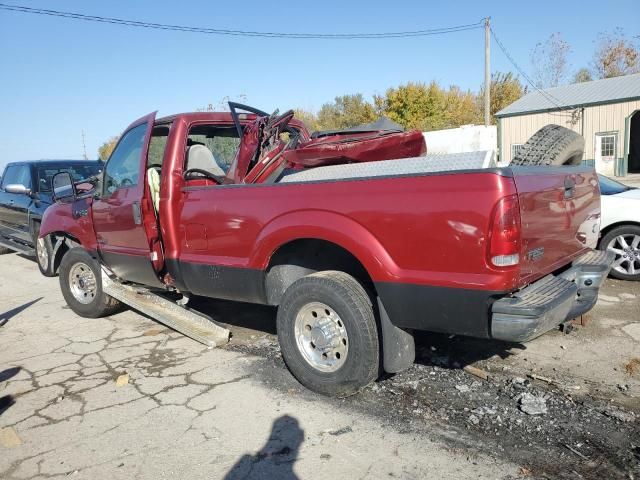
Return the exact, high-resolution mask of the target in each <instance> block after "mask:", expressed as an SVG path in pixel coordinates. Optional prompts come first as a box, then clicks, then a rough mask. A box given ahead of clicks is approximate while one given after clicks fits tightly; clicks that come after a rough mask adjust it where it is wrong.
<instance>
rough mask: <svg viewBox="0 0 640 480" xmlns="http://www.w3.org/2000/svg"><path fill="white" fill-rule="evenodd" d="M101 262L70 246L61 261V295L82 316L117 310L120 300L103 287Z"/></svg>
mask: <svg viewBox="0 0 640 480" xmlns="http://www.w3.org/2000/svg"><path fill="white" fill-rule="evenodd" d="M101 275H102V273H101V271H100V265H99V264H98V262H96V261H95V260H94V259H93V258H92V257H91V255H89V254H88V253H87V252H86V251H85V250H84V249H82V248H72V249H71V250H69V251H68V252H67V253H66V254H65V255H64V257H62V261H61V262H60V289H61V290H62V296H63V297H64V299H65V300H66V302H67V305H69V307H71V310H73V311H74V312H75V313H77V314H78V315H80V316H81V317H87V318H99V317H106V316H108V315H112V314H114V313H116V312H118V311H119V310H120V309H121V308H122V304H121V303H120V302H119V301H118V300H116V299H115V298H113V297H110V296H109V295H107V294H106V293H104V291H103V290H102V276H101Z"/></svg>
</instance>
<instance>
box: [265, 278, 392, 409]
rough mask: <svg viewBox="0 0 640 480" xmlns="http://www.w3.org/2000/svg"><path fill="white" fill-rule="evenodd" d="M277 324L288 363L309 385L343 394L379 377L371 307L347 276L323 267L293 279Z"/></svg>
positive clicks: (326, 392)
mask: <svg viewBox="0 0 640 480" xmlns="http://www.w3.org/2000/svg"><path fill="white" fill-rule="evenodd" d="M277 327H278V341H279V342H280V348H281V350H282V357H283V359H284V361H285V363H286V364H287V367H288V368H289V370H290V371H291V373H292V374H293V376H294V377H296V379H298V381H299V382H300V383H302V384H303V385H304V386H305V387H307V388H309V389H310V390H313V391H315V392H318V393H322V394H325V395H331V396H338V397H344V396H347V395H351V394H353V393H356V392H358V391H359V390H361V389H362V388H363V387H365V386H366V385H368V384H369V383H371V382H372V381H374V380H375V379H376V378H377V377H378V374H379V372H380V346H379V341H378V328H377V324H376V320H375V317H374V313H373V307H372V304H371V300H370V297H369V295H367V292H366V291H365V289H364V288H363V287H362V285H361V284H360V283H359V282H358V281H357V280H356V279H355V278H353V277H352V276H351V275H348V274H346V273H344V272H337V271H325V272H319V273H314V274H311V275H308V276H306V277H303V278H301V279H299V280H297V281H296V282H294V283H293V284H292V285H291V286H290V287H289V288H288V289H287V290H286V292H285V294H284V296H283V298H282V302H281V303H280V306H279V307H278V319H277Z"/></svg>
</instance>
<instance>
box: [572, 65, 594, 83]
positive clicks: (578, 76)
mask: <svg viewBox="0 0 640 480" xmlns="http://www.w3.org/2000/svg"><path fill="white" fill-rule="evenodd" d="M591 80H593V75H591V72H590V71H589V69H588V68H584V67H583V68H581V69H580V70H578V71H577V72H576V73H575V75H574V76H573V82H571V83H583V82H590V81H591Z"/></svg>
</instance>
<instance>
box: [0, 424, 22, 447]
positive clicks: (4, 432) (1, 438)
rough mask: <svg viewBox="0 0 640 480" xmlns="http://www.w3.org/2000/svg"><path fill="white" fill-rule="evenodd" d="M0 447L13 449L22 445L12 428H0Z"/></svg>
mask: <svg viewBox="0 0 640 480" xmlns="http://www.w3.org/2000/svg"><path fill="white" fill-rule="evenodd" d="M0 445H2V446H3V447H5V448H15V447H19V446H20V445H22V440H21V439H20V437H19V436H18V434H17V432H16V431H15V430H14V429H13V427H5V428H0Z"/></svg>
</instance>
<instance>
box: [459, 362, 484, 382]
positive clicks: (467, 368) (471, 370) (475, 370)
mask: <svg viewBox="0 0 640 480" xmlns="http://www.w3.org/2000/svg"><path fill="white" fill-rule="evenodd" d="M463 370H464V371H465V372H467V373H469V374H471V375H473V376H475V377H478V378H481V379H482V380H489V374H488V373H487V372H485V371H484V370H482V369H481V368H477V367H473V366H471V365H466V366H465V367H464V368H463Z"/></svg>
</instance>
